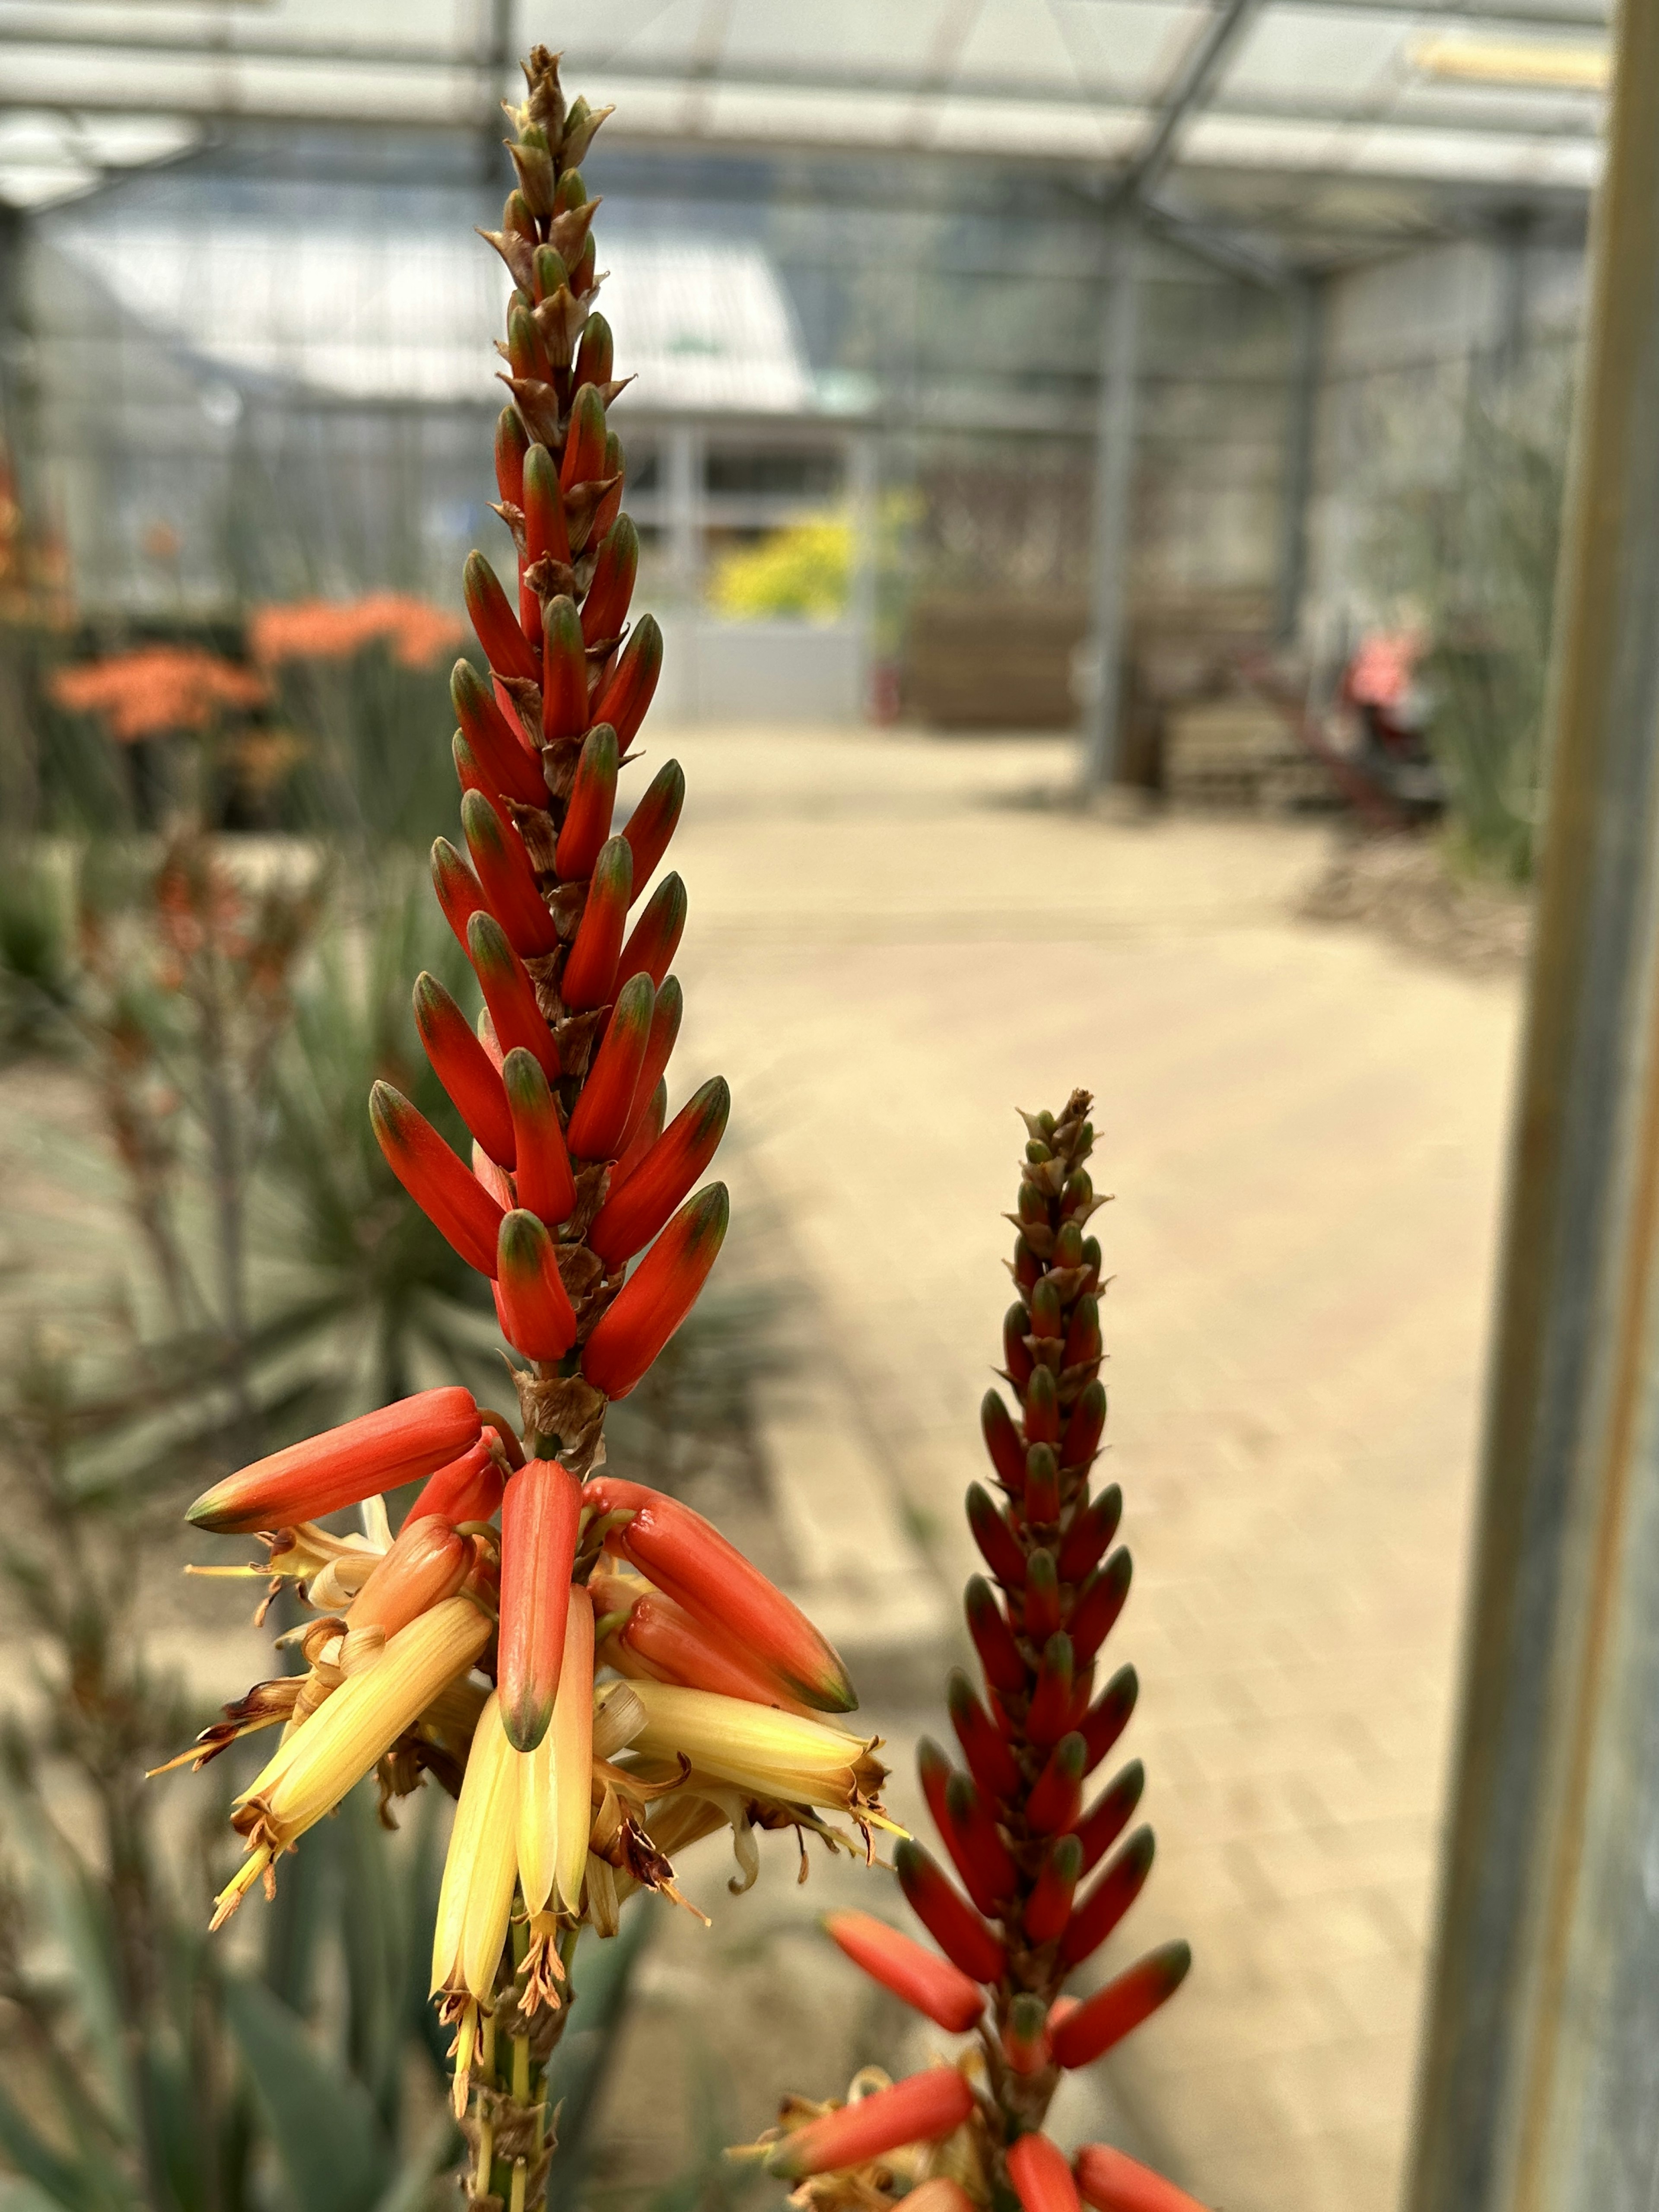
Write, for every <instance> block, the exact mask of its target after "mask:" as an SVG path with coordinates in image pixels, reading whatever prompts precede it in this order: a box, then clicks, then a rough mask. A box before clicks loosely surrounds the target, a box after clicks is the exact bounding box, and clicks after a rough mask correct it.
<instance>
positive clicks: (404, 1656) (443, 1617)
mask: <svg viewBox="0 0 1659 2212" xmlns="http://www.w3.org/2000/svg"><path fill="white" fill-rule="evenodd" d="M489 1633H490V1624H489V1620H486V1618H485V1617H484V1615H483V1613H480V1612H479V1610H478V1608H477V1606H476V1605H474V1604H473V1603H472V1601H471V1599H469V1598H465V1597H452V1598H447V1599H446V1600H445V1601H444V1602H443V1603H442V1604H441V1605H435V1606H434V1607H433V1608H432V1610H431V1611H430V1612H429V1613H422V1615H421V1617H420V1618H419V1620H411V1621H410V1624H409V1626H408V1627H407V1628H404V1629H400V1630H399V1631H398V1634H397V1635H396V1636H394V1637H392V1638H391V1639H390V1641H389V1642H388V1643H387V1644H386V1650H384V1652H383V1653H382V1654H381V1656H380V1661H379V1663H378V1664H377V1665H375V1666H374V1667H370V1668H368V1669H366V1670H365V1671H364V1672H363V1673H362V1674H353V1675H352V1676H350V1677H349V1680H346V1681H345V1682H343V1684H342V1685H341V1686H340V1687H339V1689H337V1691H336V1692H335V1693H334V1695H333V1696H332V1697H331V1698H330V1699H329V1700H328V1702H327V1703H326V1704H325V1705H323V1706H321V1707H320V1708H319V1711H317V1712H316V1713H314V1714H313V1716H312V1717H311V1718H310V1719H309V1720H307V1722H305V1723H304V1724H303V1725H302V1726H301V1727H299V1728H297V1729H294V1730H293V1732H292V1733H291V1734H290V1735H289V1736H287V1737H286V1738H285V1740H284V1741H283V1744H282V1746H281V1747H280V1748H279V1750H278V1751H277V1752H276V1755H275V1757H274V1758H273V1759H271V1760H270V1763H269V1764H268V1765H266V1766H265V1767H264V1770H263V1771H262V1772H261V1773H260V1774H259V1775H258V1777H257V1778H256V1779H255V1780H254V1782H253V1783H252V1786H251V1787H250V1788H248V1789H246V1790H244V1791H243V1792H242V1794H241V1796H240V1797H239V1798H238V1799H237V1800H236V1811H235V1813H234V1816H233V1818H234V1822H235V1826H237V1827H238V1829H240V1832H242V1834H244V1835H245V1836H246V1838H248V1843H249V1846H250V1854H251V1855H250V1857H248V1858H247V1859H246V1860H245V1861H244V1862H243V1863H242V1865H241V1867H240V1869H239V1870H238V1872H237V1874H236V1875H235V1878H234V1880H233V1881H231V1882H230V1883H229V1884H228V1886H227V1887H226V1888H225V1889H224V1890H223V1891H222V1893H221V1894H220V1897H219V1899H218V1900H217V1907H216V1912H215V1915H214V1923H213V1924H214V1925H215V1926H218V1924H219V1923H220V1922H221V1921H222V1920H224V1919H226V1918H228V1917H229V1915H230V1914H231V1913H232V1912H234V1911H235V1909H236V1906H237V1905H238V1904H239V1903H240V1900H241V1898H242V1896H243V1895H244V1893H246V1891H247V1890H248V1889H250V1888H251V1887H252V1885H253V1883H254V1881H256V1880H257V1879H258V1876H259V1875H261V1874H264V1873H266V1871H267V1869H269V1867H270V1862H271V1860H272V1859H273V1857H276V1854H277V1853H278V1852H279V1851H284V1850H287V1849H288V1848H289V1845H290V1844H293V1843H294V1842H295V1841H296V1840H297V1838H299V1837H301V1836H302V1835H303V1834H304V1833H305V1832H306V1830H307V1828H309V1827H311V1826H313V1825H314V1824H315V1823H316V1822H317V1821H319V1820H321V1819H322V1817H323V1815H324V1814H325V1813H331V1812H332V1811H333V1809H334V1808H335V1807H336V1806H337V1804H338V1803H339V1802H340V1800H341V1799H342V1798H343V1796H345V1794H346V1792H347V1790H349V1789H350V1788H351V1787H352V1786H353V1784H355V1783H357V1782H359V1781H361V1780H362V1777H363V1776H364V1775H365V1774H368V1773H369V1772H371V1771H373V1769H374V1766H375V1765H376V1764H377V1763H378V1762H379V1760H380V1759H382V1758H383V1757H384V1756H385V1754H386V1753H387V1752H388V1751H390V1750H391V1748H392V1745H393V1744H394V1743H395V1742H396V1741H397V1740H398V1737H399V1736H400V1735H403V1734H404V1730H405V1729H410V1728H412V1727H413V1726H414V1724H415V1723H416V1721H417V1720H418V1719H419V1718H420V1716H421V1714H422V1712H423V1711H425V1709H426V1707H427V1706H428V1705H430V1704H431V1702H432V1700H433V1699H435V1697H436V1696H437V1695H438V1693H439V1692H440V1691H441V1690H442V1689H444V1688H445V1687H446V1686H447V1685H448V1684H449V1683H451V1682H453V1680H455V1679H456V1677H457V1676H458V1675H460V1674H465V1672H466V1671H467V1669H468V1668H470V1667H471V1664H472V1662H473V1661H474V1660H475V1659H476V1658H477V1656H478V1654H479V1653H480V1652H481V1651H482V1650H483V1648H484V1646H485V1644H487V1643H488V1642H489ZM267 1887H269V1881H267Z"/></svg>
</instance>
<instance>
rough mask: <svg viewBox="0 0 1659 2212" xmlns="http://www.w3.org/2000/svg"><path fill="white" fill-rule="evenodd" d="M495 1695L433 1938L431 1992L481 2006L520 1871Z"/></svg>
mask: <svg viewBox="0 0 1659 2212" xmlns="http://www.w3.org/2000/svg"><path fill="white" fill-rule="evenodd" d="M523 1763H524V1762H523V1761H522V1759H521V1756H520V1753H518V1752H515V1751H514V1750H513V1747H512V1745H511V1744H510V1743H509V1742H508V1741H507V1731H506V1729H503V1727H502V1726H501V1701H500V1699H498V1698H497V1697H496V1696H495V1694H494V1693H493V1692H492V1693H491V1695H490V1697H489V1700H488V1701H487V1703H486V1704H485V1705H484V1709H483V1712H481V1713H480V1714H479V1716H478V1725H477V1729H476V1730H475V1731H474V1733H473V1737H472V1749H471V1753H469V1754H468V1757H467V1762H466V1778H465V1781H464V1782H463V1783H462V1784H461V1802H460V1803H459V1805H458V1806H457V1807H456V1808H455V1825H454V1827H453V1829H452V1830H451V1832H450V1838H449V1856H448V1857H447V1858H446V1859H445V1861H444V1879H443V1887H442V1889H441V1892H440V1893H439V1897H438V1924H437V1926H436V1928H435V1930H434V1931H433V1938H432V1991H433V1995H434V1996H436V1995H437V1994H438V1993H439V1991H440V1990H444V1991H447V1992H449V1993H451V1994H456V1993H459V1991H461V1990H465V1991H466V1993H467V1994H468V1995H469V1996H471V1997H474V1998H476V1999H477V2002H479V2003H480V2004H482V2005H484V2006H486V2007H487V2006H488V2005H489V2002H490V2001H491V1999H492V1997H493V1996H494V1995H495V1969H496V1967H497V1966H499V1965H500V1964H501V1947H502V1946H503V1944H505V1942H507V1921H508V1919H509V1917H511V1914H512V1911H513V1882H514V1881H515V1880H516V1879H517V1876H518V1871H519V1853H518V1833H519V1782H520V1773H519V1770H520V1765H521V1764H523Z"/></svg>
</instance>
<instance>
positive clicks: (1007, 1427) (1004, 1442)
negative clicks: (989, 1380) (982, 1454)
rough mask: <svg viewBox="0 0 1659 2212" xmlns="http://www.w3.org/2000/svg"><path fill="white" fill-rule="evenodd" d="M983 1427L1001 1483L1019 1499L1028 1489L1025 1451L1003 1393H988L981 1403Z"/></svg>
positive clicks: (992, 1391) (981, 1431) (986, 1442)
mask: <svg viewBox="0 0 1659 2212" xmlns="http://www.w3.org/2000/svg"><path fill="white" fill-rule="evenodd" d="M979 1426H980V1433H981V1436H982V1437H984V1439H985V1449H986V1450H987V1452H989V1454H990V1455H991V1464H992V1466H993V1467H994V1468H995V1469H996V1473H997V1480H998V1481H999V1482H1000V1483H1001V1485H1002V1486H1003V1488H1004V1489H1005V1490H1006V1491H1007V1492H1009V1494H1010V1495H1011V1496H1012V1497H1014V1498H1018V1497H1019V1496H1020V1495H1021V1493H1022V1492H1024V1488H1025V1447H1024V1444H1023V1443H1021V1442H1020V1440H1019V1431H1018V1429H1016V1428H1015V1426H1014V1424H1013V1420H1012V1416H1011V1415H1010V1413H1009V1411H1008V1408H1007V1407H1006V1405H1005V1404H1004V1403H1003V1400H1002V1394H1001V1392H1000V1391H998V1390H987V1392H986V1394H985V1395H984V1397H983V1398H981V1401H980V1407H979Z"/></svg>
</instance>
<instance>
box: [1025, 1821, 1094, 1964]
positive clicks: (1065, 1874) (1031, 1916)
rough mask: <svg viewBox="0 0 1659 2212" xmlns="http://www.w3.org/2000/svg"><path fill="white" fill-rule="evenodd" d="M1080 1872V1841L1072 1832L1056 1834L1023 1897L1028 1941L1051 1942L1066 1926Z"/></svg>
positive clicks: (1081, 1849)
mask: <svg viewBox="0 0 1659 2212" xmlns="http://www.w3.org/2000/svg"><path fill="white" fill-rule="evenodd" d="M1082 1874H1083V1846H1082V1844H1080V1843H1079V1841H1078V1839H1077V1838H1076V1837H1075V1836H1056V1837H1055V1838H1054V1842H1053V1843H1051V1844H1049V1846H1048V1853H1047V1855H1046V1857H1044V1859H1043V1862H1042V1868H1041V1869H1040V1870H1039V1872H1038V1874H1037V1878H1036V1885H1035V1887H1033V1889H1032V1891H1031V1893H1030V1896H1029V1897H1028V1898H1027V1899H1026V1900H1025V1935H1026V1940H1027V1941H1028V1942H1031V1943H1036V1944H1042V1943H1052V1942H1054V1938H1055V1936H1058V1935H1059V1934H1060V1932H1061V1930H1062V1929H1064V1928H1065V1926H1066V1922H1067V1921H1068V1920H1069V1919H1070V1917H1071V1912H1072V1898H1073V1893H1074V1892H1075V1891H1076V1888H1077V1886H1078V1883H1079V1880H1080V1879H1081V1877H1082Z"/></svg>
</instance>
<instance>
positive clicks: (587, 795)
mask: <svg viewBox="0 0 1659 2212" xmlns="http://www.w3.org/2000/svg"><path fill="white" fill-rule="evenodd" d="M616 803H617V732H615V731H614V730H613V729H612V728H611V725H610V723H609V722H600V723H599V724H597V725H596V726H595V727H594V728H592V729H591V730H590V731H589V732H588V733H587V735H586V738H584V739H583V740H582V749H581V753H580V757H579V758H578V760H577V762H576V775H575V781H574V782H573V783H572V785H571V787H570V796H569V798H568V800H567V801H566V802H565V812H564V824H563V827H562V829H560V831H559V842H558V843H557V844H556V846H555V847H554V848H553V865H554V866H555V867H556V868H557V870H558V872H559V874H560V876H561V877H562V878H563V880H564V881H565V882H566V883H580V882H582V881H583V880H584V879H585V878H586V877H588V876H590V875H592V872H593V863H594V861H595V860H597V859H598V858H599V848H600V847H601V846H602V845H603V844H604V842H605V839H606V838H607V837H608V836H610V835H611V811H612V809H613V808H614V807H615V805H616Z"/></svg>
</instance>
